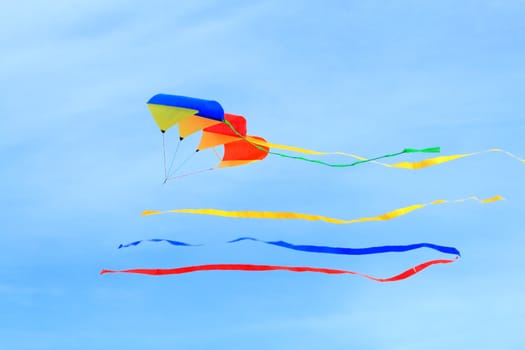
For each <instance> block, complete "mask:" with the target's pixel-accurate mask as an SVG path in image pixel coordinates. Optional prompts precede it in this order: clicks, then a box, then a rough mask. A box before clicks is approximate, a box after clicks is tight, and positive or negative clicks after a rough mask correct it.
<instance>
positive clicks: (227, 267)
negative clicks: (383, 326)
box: [100, 257, 457, 282]
mask: <svg viewBox="0 0 525 350" xmlns="http://www.w3.org/2000/svg"><path fill="white" fill-rule="evenodd" d="M456 260H457V257H456V259H454V260H451V259H439V260H430V261H427V262H424V263H422V264H419V265H417V266H413V267H411V268H409V269H408V270H406V271H404V272H402V273H400V274H397V275H395V276H392V277H386V278H379V277H374V276H370V275H367V274H364V273H360V272H355V271H349V270H339V269H327V268H319V267H307V266H278V265H252V264H208V265H197V266H183V267H175V268H168V269H148V268H139V269H128V270H107V269H104V270H102V271H100V274H101V275H104V274H107V273H135V274H142V275H151V276H163V275H179V274H183V273H190V272H197V271H252V272H253V271H290V272H317V273H325V274H331V275H342V274H347V275H356V276H360V277H363V278H367V279H369V280H372V281H376V282H396V281H401V280H404V279H407V278H409V277H411V276H414V275H416V274H417V273H419V272H421V271H423V270H424V269H426V268H427V267H429V266H432V265H436V264H450V263H453V262H455V261H456Z"/></svg>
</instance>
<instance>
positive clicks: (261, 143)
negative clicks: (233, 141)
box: [224, 120, 440, 168]
mask: <svg viewBox="0 0 525 350" xmlns="http://www.w3.org/2000/svg"><path fill="white" fill-rule="evenodd" d="M224 123H225V124H226V125H227V126H228V127H229V128H230V129H231V130H232V131H233V132H234V133H235V134H236V135H237V136H238V137H240V138H242V139H243V140H245V141H247V142H249V143H250V144H252V145H253V146H254V147H256V148H257V149H259V150H261V151H264V152H268V153H269V154H273V155H275V156H279V157H283V158H289V159H296V160H303V161H306V162H310V163H317V164H321V165H326V166H329V167H334V168H347V167H352V166H356V165H359V164H363V163H368V162H374V161H376V160H379V159H384V158H391V157H396V156H399V155H402V154H405V153H439V152H440V148H439V147H430V148H423V149H415V148H405V149H404V150H402V151H401V152H397V153H390V154H385V155H382V156H378V157H374V158H364V157H361V156H358V155H355V154H351V153H344V152H319V151H313V150H309V149H305V148H300V147H294V146H286V145H280V144H276V143H269V142H266V141H262V140H257V139H255V138H253V137H246V136H244V135H243V134H242V133H240V132H238V131H237V130H236V129H235V127H234V126H233V125H232V124H231V123H230V122H229V121H228V120H224ZM267 148H277V149H285V150H288V151H294V152H297V153H304V154H313V155H330V154H334V155H343V156H347V157H352V158H355V159H358V160H357V161H355V162H353V163H342V164H335V163H328V162H324V161H322V160H318V159H310V158H306V157H301V156H291V155H288V154H284V153H279V152H274V151H268V150H267Z"/></svg>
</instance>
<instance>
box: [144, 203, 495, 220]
mask: <svg viewBox="0 0 525 350" xmlns="http://www.w3.org/2000/svg"><path fill="white" fill-rule="evenodd" d="M503 199H504V198H503V196H494V197H491V198H487V199H479V198H477V197H474V196H472V197H468V198H462V199H456V200H454V201H449V200H444V199H438V200H434V201H432V202H430V203H427V204H413V205H410V206H407V207H403V208H398V209H395V210H392V211H389V212H387V213H384V214H381V215H377V216H372V217H363V218H358V219H350V220H346V219H337V218H332V217H328V216H323V215H312V214H303V213H295V212H275V211H229V210H221V209H173V210H168V211H158V210H145V211H144V212H143V213H142V215H144V216H146V215H154V214H166V213H168V212H169V213H185V214H198V215H212V216H222V217H229V218H242V219H287V220H289V219H292V220H310V221H324V222H327V223H330V224H354V223H357V222H366V221H385V220H392V219H394V218H397V217H400V216H404V215H407V214H409V213H410V212H412V211H415V210H418V209H421V208H424V207H426V206H429V205H438V204H443V203H451V202H456V203H459V202H465V201H467V200H471V201H477V202H479V203H482V204H486V203H492V202H496V201H499V200H503Z"/></svg>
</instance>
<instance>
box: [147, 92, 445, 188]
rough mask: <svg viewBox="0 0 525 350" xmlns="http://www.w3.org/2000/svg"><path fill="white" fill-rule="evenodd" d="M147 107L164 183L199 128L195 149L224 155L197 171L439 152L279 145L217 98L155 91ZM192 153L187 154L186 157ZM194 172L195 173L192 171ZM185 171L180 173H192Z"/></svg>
mask: <svg viewBox="0 0 525 350" xmlns="http://www.w3.org/2000/svg"><path fill="white" fill-rule="evenodd" d="M147 106H148V108H149V110H150V112H151V114H152V116H153V119H154V120H155V122H156V123H157V126H158V127H159V129H160V131H161V133H162V137H163V138H162V145H163V160H164V176H165V182H166V181H167V180H168V179H173V178H177V177H181V176H176V177H172V176H171V175H172V173H171V168H172V166H173V160H174V159H175V155H176V154H177V151H178V149H179V145H180V142H181V141H182V140H184V139H185V138H186V137H188V136H190V135H192V134H194V133H196V132H199V131H201V132H202V135H201V139H200V142H199V145H198V146H197V148H196V152H199V151H201V150H205V149H209V148H213V147H216V146H224V155H223V157H222V158H220V157H219V161H220V162H219V164H218V165H217V166H216V167H213V168H208V169H204V170H200V171H198V172H203V171H209V170H214V169H219V168H225V167H232V166H239V165H246V164H249V163H253V162H256V161H260V160H263V159H264V158H265V157H266V156H267V155H268V154H272V155H276V156H280V157H284V158H290V159H296V160H303V161H307V162H312V163H317V164H322V165H326V166H330V167H339V168H343V167H351V166H356V165H359V164H363V163H367V162H373V161H376V160H379V159H384V158H391V157H395V156H399V155H402V154H405V153H416V152H422V153H439V152H440V148H439V147H431V148H424V149H415V148H405V149H404V150H402V151H401V152H397V153H389V154H385V155H382V156H378V157H374V158H364V157H361V156H357V155H355V154H350V153H344V152H317V151H312V150H307V149H304V148H299V147H293V146H286V145H281V144H275V143H269V142H267V141H266V140H265V139H264V138H262V137H259V136H251V135H247V128H246V119H245V118H244V117H242V116H239V115H234V114H229V113H225V112H224V109H223V108H222V106H221V105H220V104H219V103H218V102H217V101H212V100H204V99H199V98H193V97H186V96H178V95H166V94H157V95H155V96H153V97H152V98H151V99H150V100H149V101H148V102H147ZM175 125H177V126H178V129H179V143H178V144H177V148H176V150H175V152H174V156H173V160H172V162H171V165H169V167H168V165H167V163H168V162H167V159H166V143H165V137H164V134H165V133H166V132H167V131H168V130H169V129H171V128H172V127H174V126H175ZM271 149H283V150H287V151H293V152H298V153H303V154H311V155H329V154H332V155H342V156H347V157H352V158H355V159H357V161H355V162H353V163H342V164H333V163H328V162H324V161H321V160H317V159H309V158H306V157H302V156H292V155H288V154H284V153H279V152H275V151H272V150H271ZM191 156H193V154H192V155H190V157H191ZM188 160H189V158H188V159H186V161H184V162H183V163H182V164H181V165H180V166H179V167H178V168H176V169H175V172H176V171H178V170H179V169H180V168H181V167H182V166H183V165H184V164H185V163H186V162H187V161H188ZM196 173H197V172H196ZM192 174H193V173H191V174H185V175H183V176H187V175H192Z"/></svg>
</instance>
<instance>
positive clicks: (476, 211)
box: [0, 1, 525, 350]
mask: <svg viewBox="0 0 525 350" xmlns="http://www.w3.org/2000/svg"><path fill="white" fill-rule="evenodd" d="M524 15H525V6H524V5H523V3H522V2H519V1H504V2H503V1H460V2H457V1H439V2H414V1H395V2H394V1H367V2H362V1H329V2H325V3H322V4H321V2H313V1H309V2H307V1H287V2H280V1H251V2H243V1H228V2H220V1H186V2H182V1H180V2H170V1H164V2H162V1H150V2H144V3H143V4H138V3H137V2H135V3H132V2H125V1H85V2H76V3H73V2H68V1H54V2H53V3H52V4H51V3H50V2H46V1H40V2H37V1H20V2H16V3H11V4H5V5H4V6H3V8H2V12H1V14H0V23H1V24H0V29H1V30H0V42H1V43H2V44H1V48H0V49H1V57H2V59H1V62H2V64H1V65H0V72H1V74H0V81H1V83H2V87H3V89H2V95H1V96H0V112H1V115H2V117H1V118H0V157H1V160H2V166H1V167H0V176H1V180H2V181H0V191H1V193H2V201H1V204H0V205H1V208H0V232H1V237H2V244H1V245H0V247H1V248H0V249H1V254H0V310H1V312H0V339H1V340H0V348H2V349H4V348H5V349H11V350H15V349H54V350H57V349H90V350H91V349H108V348H115V347H119V348H126V349H144V348H150V349H173V348H174V347H175V348H177V349H269V348H273V349H290V348H301V349H319V348H330V349H348V348H358V349H403V350H410V349H422V348H424V349H442V348H447V349H460V348H465V347H467V348H494V347H504V348H506V349H522V348H523V347H524V346H525V342H524V340H523V336H522V334H521V328H522V326H520V324H523V321H524V315H525V303H524V301H523V297H522V296H523V294H524V292H525V284H524V283H523V281H522V279H520V276H521V275H522V274H523V269H524V267H525V266H524V265H525V264H524V263H523V259H522V252H521V247H522V246H523V244H524V243H525V241H524V238H523V235H522V227H523V225H522V215H523V202H524V200H525V190H524V189H523V183H522V179H523V175H521V174H522V173H523V171H525V169H524V165H523V164H521V163H519V162H517V161H515V160H513V159H511V158H508V157H506V156H504V155H502V154H495V153H494V154H492V153H489V154H483V155H480V156H477V157H471V158H468V159H464V160H460V161H456V162H452V163H448V164H444V165H441V166H439V167H434V168H428V169H425V170H421V171H416V172H410V171H405V170H395V169H385V168H383V167H379V166H376V165H373V164H368V165H364V166H360V167H355V168H349V169H331V168H326V167H321V166H317V165H313V164H308V163H303V162H294V161H291V160H284V159H279V158H271V157H270V158H268V159H266V160H265V161H263V162H259V163H257V164H253V165H248V166H244V167H239V168H232V169H225V170H221V171H216V172H210V173H206V174H202V175H198V176H193V177H188V178H185V179H183V180H180V181H176V182H172V183H169V184H168V185H165V186H163V185H162V152H161V137H160V134H159V132H158V129H157V127H156V125H155V124H154V122H153V120H152V118H151V116H150V115H149V112H148V110H147V108H146V105H145V102H146V101H147V100H148V99H149V98H150V97H151V96H152V95H154V94H156V93H161V92H162V93H172V94H180V95H187V96H195V97H201V98H207V99H214V100H217V101H219V102H220V103H221V104H222V105H223V107H224V108H225V110H226V111H228V112H230V113H236V114H242V115H244V116H246V118H247V119H248V128H249V131H250V133H252V134H256V135H261V136H263V137H265V138H266V139H268V140H270V141H273V142H277V143H285V144H291V145H297V146H302V147H306V148H312V149H318V150H324V151H347V152H352V153H357V154H360V155H364V156H374V155H379V154H384V153H388V152H395V151H399V150H401V149H403V148H404V147H420V148H422V147H430V146H438V145H439V146H441V147H442V152H443V153H445V154H453V153H463V152H473V151H481V150H485V149H488V148H492V147H501V148H504V149H507V150H509V151H512V152H515V153H517V154H518V155H521V156H522V157H524V156H525V147H524V142H523V136H522V135H523V133H524V132H525V122H524V117H523V109H524V100H523V94H524V92H525V91H524V82H525V64H524V63H523V62H524V60H523V56H524V54H525V46H523V40H522V38H523V37H524V36H525V25H524V24H523V17H524ZM169 136H170V137H171V139H168V142H171V143H170V145H172V146H173V145H174V140H175V139H176V137H177V135H176V134H174V133H172V134H171V135H169ZM190 141H191V142H196V140H189V139H188V142H190ZM199 156H201V155H199ZM206 157H207V156H206V155H205V154H203V155H202V157H201V158H200V159H199V158H198V159H195V161H194V162H190V164H188V170H192V169H194V168H195V169H196V168H198V167H199V166H201V165H203V164H206V162H207V160H208V158H206ZM422 158H423V156H421V155H412V156H407V157H405V158H404V159H406V160H417V159H422ZM210 159H211V158H210ZM335 160H336V159H335ZM339 160H340V159H339ZM496 194H500V195H503V196H505V197H506V200H505V201H503V202H498V203H494V204H491V205H480V204H478V203H474V202H470V203H464V204H458V205H441V206H435V207H429V208H426V209H424V210H421V211H418V212H415V213H413V214H411V215H409V216H405V217H402V218H399V219H396V220H393V221H388V222H373V223H365V224H356V225H349V226H331V225H328V224H323V223H315V222H308V223H306V222H284V221H260V220H255V221H246V220H231V219H230V220H228V219H224V218H213V217H198V216H190V215H186V216H185V215H163V216H152V217H141V216H140V213H141V211H142V210H144V209H170V208H198V207H216V208H222V209H231V210H235V209H237V210H238V209H252V210H283V211H284V210H290V211H299V212H307V213H317V214H323V215H330V216H335V217H341V218H357V217H360V216H370V215H375V214H380V213H383V212H385V211H388V210H391V209H394V208H398V207H401V206H405V205H409V204H413V203H421V202H429V201H431V200H433V199H437V198H443V199H455V198H462V197H466V196H469V195H478V196H479V197H484V198H486V197H491V196H493V195H496ZM247 235H250V236H255V237H258V238H261V239H268V240H271V239H284V240H287V241H291V242H294V243H303V244H325V245H339V246H348V247H365V246H373V245H384V244H408V243H415V242H432V243H436V244H444V245H452V246H455V247H457V248H458V249H459V250H460V251H461V252H462V255H463V257H462V259H461V260H459V261H458V262H457V263H455V264H452V265H448V266H435V267H432V268H430V269H428V270H426V271H425V272H423V273H421V274H419V275H417V276H415V277H414V278H411V279H409V280H406V281H402V282H398V283H391V284H378V283H374V282H371V281H367V280H364V279H360V278H357V277H345V276H324V275H317V274H292V273H286V272H271V273H243V272H224V273H221V272H201V273H195V274H188V275H181V276H168V277H162V278H155V277H147V276H133V275H106V276H100V275H99V274H98V273H99V271H100V270H101V269H102V268H116V269H119V268H133V267H175V266H183V265H192V264H206V263H254V264H283V265H311V266H322V267H334V268H345V269H350V270H356V271H362V272H365V273H370V274H373V275H377V276H390V275H393V274H396V273H398V272H399V271H402V270H404V269H406V268H408V267H409V266H412V265H415V264H418V263H420V262H422V261H424V260H429V259H433V258H437V257H441V255H439V254H436V253H432V252H430V251H420V252H412V253H406V254H386V255H383V256H368V257H366V256H364V257H332V256H320V255H319V256H312V255H308V254H305V253H300V252H287V251H283V250H280V249H278V248H273V247H268V246H261V245H257V244H253V243H250V242H245V243H242V244H238V245H231V246H226V245H223V244H221V242H224V241H226V240H230V239H233V238H236V237H239V236H247ZM152 237H163V238H171V239H177V240H185V241H189V242H195V243H207V244H208V246H206V247H202V248H195V249H193V248H191V249H190V248H188V249H183V248H180V249H178V248H173V247H169V246H164V245H144V246H139V247H136V248H133V249H132V248H130V249H127V250H117V247H118V245H119V244H120V243H125V242H130V241H133V240H137V239H146V238H152Z"/></svg>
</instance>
